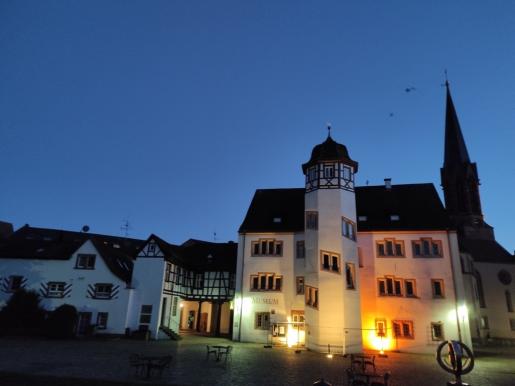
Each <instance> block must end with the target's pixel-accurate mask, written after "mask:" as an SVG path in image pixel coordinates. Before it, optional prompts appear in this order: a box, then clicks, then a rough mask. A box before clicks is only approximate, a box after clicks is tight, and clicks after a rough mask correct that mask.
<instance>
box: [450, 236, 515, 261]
mask: <svg viewBox="0 0 515 386" xmlns="http://www.w3.org/2000/svg"><path fill="white" fill-rule="evenodd" d="M459 245H460V250H461V251H463V252H466V253H468V254H470V255H471V256H472V258H473V259H474V261H477V262H480V263H502V264H515V256H514V255H512V254H510V253H509V252H508V251H507V250H506V249H504V248H503V247H502V246H501V245H500V244H499V243H498V242H497V241H495V240H481V239H466V238H460V239H459Z"/></svg>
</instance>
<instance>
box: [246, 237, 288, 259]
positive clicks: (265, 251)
mask: <svg viewBox="0 0 515 386" xmlns="http://www.w3.org/2000/svg"><path fill="white" fill-rule="evenodd" d="M282 255H283V242H282V241H277V240H275V239H259V240H258V241H253V242H252V256H282Z"/></svg>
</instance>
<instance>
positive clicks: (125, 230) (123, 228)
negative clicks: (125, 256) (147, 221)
mask: <svg viewBox="0 0 515 386" xmlns="http://www.w3.org/2000/svg"><path fill="white" fill-rule="evenodd" d="M131 228H132V227H131V225H130V224H129V220H123V222H122V226H121V227H120V230H121V231H122V232H123V235H124V237H129V229H131Z"/></svg>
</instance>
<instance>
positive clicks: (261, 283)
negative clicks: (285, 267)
mask: <svg viewBox="0 0 515 386" xmlns="http://www.w3.org/2000/svg"><path fill="white" fill-rule="evenodd" d="M282 279H283V277H282V276H278V275H276V274H274V273H270V272H260V273H259V274H257V275H250V290H251V291H281V287H282Z"/></svg>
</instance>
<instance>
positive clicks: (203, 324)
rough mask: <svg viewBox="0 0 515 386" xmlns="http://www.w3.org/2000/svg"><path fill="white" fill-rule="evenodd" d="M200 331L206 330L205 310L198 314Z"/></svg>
mask: <svg viewBox="0 0 515 386" xmlns="http://www.w3.org/2000/svg"><path fill="white" fill-rule="evenodd" d="M200 332H207V312H203V313H201V314H200Z"/></svg>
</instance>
